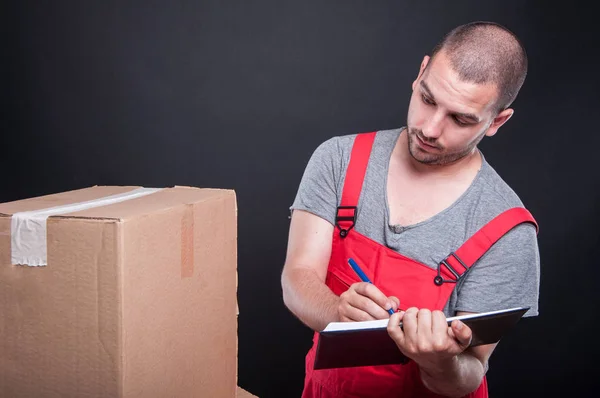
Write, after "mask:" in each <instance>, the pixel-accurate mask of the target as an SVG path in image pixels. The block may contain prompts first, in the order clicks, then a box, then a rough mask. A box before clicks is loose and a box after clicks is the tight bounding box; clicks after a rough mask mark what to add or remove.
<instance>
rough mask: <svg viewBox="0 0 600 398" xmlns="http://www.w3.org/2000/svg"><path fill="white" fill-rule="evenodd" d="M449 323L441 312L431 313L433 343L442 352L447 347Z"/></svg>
mask: <svg viewBox="0 0 600 398" xmlns="http://www.w3.org/2000/svg"><path fill="white" fill-rule="evenodd" d="M447 331H448V322H447V321H446V315H445V314H444V313H443V312H442V311H439V310H435V311H433V312H432V313H431V332H432V342H433V345H434V347H435V348H436V349H437V350H441V349H443V348H444V347H445V346H446V343H447V339H448V332H447Z"/></svg>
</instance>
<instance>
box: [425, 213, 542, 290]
mask: <svg viewBox="0 0 600 398" xmlns="http://www.w3.org/2000/svg"><path fill="white" fill-rule="evenodd" d="M524 222H529V223H532V224H533V225H534V226H535V228H536V232H538V231H539V226H538V224H537V222H536V221H535V219H534V218H533V216H532V215H531V213H530V212H529V211H528V210H527V209H525V208H523V207H514V208H511V209H508V210H506V211H504V212H503V213H500V214H499V215H498V216H496V217H495V218H494V219H492V220H491V221H490V222H489V223H487V224H486V225H484V226H483V227H481V229H479V231H477V232H476V233H475V234H473V236H471V237H470V238H469V239H468V240H467V241H466V242H465V243H463V244H462V246H461V247H460V248H459V249H458V250H456V251H455V252H453V253H450V255H449V256H448V257H446V258H445V259H444V260H442V261H441V262H440V264H439V266H438V276H436V277H435V279H434V282H435V284H436V285H441V284H442V283H444V282H456V281H457V280H458V278H459V277H460V276H462V275H463V274H464V273H465V272H466V271H467V270H468V269H469V268H471V267H472V266H473V264H475V262H476V261H477V260H479V259H480V258H481V256H483V255H484V254H485V252H487V251H488V250H489V249H490V248H491V247H492V246H493V245H494V243H496V242H497V241H498V240H499V239H500V238H501V237H502V236H504V234H506V233H507V232H508V231H510V230H511V229H513V228H514V227H516V226H517V225H519V224H521V223H524ZM442 266H444V267H442Z"/></svg>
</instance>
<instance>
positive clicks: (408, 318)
mask: <svg viewBox="0 0 600 398" xmlns="http://www.w3.org/2000/svg"><path fill="white" fill-rule="evenodd" d="M418 312H419V309H418V308H416V307H410V308H409V309H407V310H406V311H405V312H404V316H403V317H402V329H403V331H404V336H405V340H407V342H410V343H412V344H416V343H417V313H418Z"/></svg>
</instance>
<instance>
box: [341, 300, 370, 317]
mask: <svg viewBox="0 0 600 398" xmlns="http://www.w3.org/2000/svg"><path fill="white" fill-rule="evenodd" d="M339 314H340V318H341V320H342V322H348V321H353V322H360V321H373V320H375V319H376V318H374V317H373V316H371V314H369V313H368V312H366V311H363V310H362V309H360V308H356V307H354V306H353V305H352V304H351V303H349V302H347V301H345V302H343V303H342V304H341V306H340V310H339Z"/></svg>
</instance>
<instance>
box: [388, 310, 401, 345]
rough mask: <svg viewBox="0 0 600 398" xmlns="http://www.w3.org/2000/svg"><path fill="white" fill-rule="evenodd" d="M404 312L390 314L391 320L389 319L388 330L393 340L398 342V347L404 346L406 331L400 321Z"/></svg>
mask: <svg viewBox="0 0 600 398" xmlns="http://www.w3.org/2000/svg"><path fill="white" fill-rule="evenodd" d="M403 315H404V312H396V313H394V315H392V316H390V320H389V321H388V326H387V331H388V334H389V335H390V337H391V338H392V340H394V342H395V343H396V345H397V346H398V347H403V346H404V332H403V331H402V328H401V327H400V322H401V321H402V317H403Z"/></svg>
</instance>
